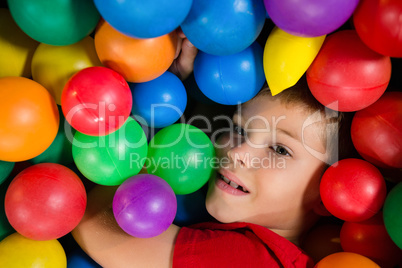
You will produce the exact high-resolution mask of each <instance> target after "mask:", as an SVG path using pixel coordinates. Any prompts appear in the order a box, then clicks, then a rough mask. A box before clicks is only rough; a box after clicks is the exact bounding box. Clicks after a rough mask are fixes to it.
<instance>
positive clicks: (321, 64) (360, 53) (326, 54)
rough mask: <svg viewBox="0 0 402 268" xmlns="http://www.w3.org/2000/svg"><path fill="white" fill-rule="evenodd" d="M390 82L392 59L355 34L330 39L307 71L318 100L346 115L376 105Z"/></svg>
mask: <svg viewBox="0 0 402 268" xmlns="http://www.w3.org/2000/svg"><path fill="white" fill-rule="evenodd" d="M390 78H391V60H390V58H389V57H387V56H383V55H380V54H378V53H376V52H374V51H373V50H371V49H369V48H368V47H367V46H366V45H365V44H364V43H363V42H362V41H361V40H360V38H359V36H358V35H357V33H356V31H354V30H343V31H339V32H336V33H334V34H332V35H330V36H328V37H327V39H326V40H325V42H324V45H323V46H322V48H321V50H320V52H319V53H318V55H317V57H316V58H315V60H314V61H313V63H312V64H311V66H310V68H309V69H308V70H307V82H308V86H309V88H310V90H311V93H312V94H313V95H314V97H315V98H316V99H317V100H318V101H319V102H321V103H322V104H323V105H325V106H327V107H329V108H330V109H333V110H337V111H343V112H351V111H357V110H361V109H364V108H366V107H367V106H369V105H371V104H373V103H374V102H375V101H377V100H378V99H379V98H380V97H381V95H382V94H383V93H384V91H385V89H386V88H387V86H388V83H389V81H390Z"/></svg>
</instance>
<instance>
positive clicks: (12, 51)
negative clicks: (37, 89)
mask: <svg viewBox="0 0 402 268" xmlns="http://www.w3.org/2000/svg"><path fill="white" fill-rule="evenodd" d="M38 45H39V43H38V42H37V41H35V40H33V39H32V38H31V37H29V36H28V35H26V34H25V33H24V32H23V31H22V30H21V29H20V28H19V27H18V26H17V24H16V23H15V22H14V20H13V18H12V17H11V14H10V11H9V10H8V9H5V8H0V77H6V76H23V77H28V78H29V77H31V60H32V56H33V54H34V52H35V49H36V47H37V46H38Z"/></svg>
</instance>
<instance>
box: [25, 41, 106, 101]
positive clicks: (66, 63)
mask: <svg viewBox="0 0 402 268" xmlns="http://www.w3.org/2000/svg"><path fill="white" fill-rule="evenodd" d="M101 65H102V63H101V62H100V60H99V58H98V55H97V54H96V50H95V44H94V39H93V38H92V37H90V36H87V37H85V38H84V39H82V40H81V41H79V42H77V43H74V44H72V45H68V46H52V45H47V44H44V43H42V44H40V45H39V46H38V48H37V49H36V51H35V54H34V56H33V59H32V78H33V79H34V80H35V81H36V82H38V83H39V84H41V85H42V86H44V87H45V88H46V89H47V90H48V91H49V92H50V94H51V95H52V96H53V98H54V99H55V100H56V103H57V104H59V105H61V94H62V92H63V88H64V85H65V84H66V83H67V81H68V79H70V77H71V76H72V75H73V74H75V73H76V72H78V71H80V70H82V69H85V68H87V67H92V66H101Z"/></svg>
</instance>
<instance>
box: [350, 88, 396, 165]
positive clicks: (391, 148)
mask: <svg viewBox="0 0 402 268" xmlns="http://www.w3.org/2000/svg"><path fill="white" fill-rule="evenodd" d="M351 134H352V141H353V144H354V146H355V148H356V150H357V151H358V152H359V154H360V155H361V156H362V157H363V158H364V159H366V160H367V161H369V162H370V163H372V164H374V165H376V166H379V167H384V168H390V167H391V168H402V139H401V137H402V92H386V93H384V95H383V96H382V97H381V98H380V99H379V100H378V101H376V102H375V103H374V104H372V105H370V106H369V107H367V108H365V109H363V110H361V111H358V112H356V114H355V116H354V117H353V121H352V127H351Z"/></svg>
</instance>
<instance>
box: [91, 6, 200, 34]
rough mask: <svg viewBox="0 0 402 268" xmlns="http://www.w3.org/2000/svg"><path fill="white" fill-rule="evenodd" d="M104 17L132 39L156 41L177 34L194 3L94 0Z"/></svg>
mask: <svg viewBox="0 0 402 268" xmlns="http://www.w3.org/2000/svg"><path fill="white" fill-rule="evenodd" d="M94 1H95V5H96V7H97V9H98V11H99V13H100V14H101V15H102V17H103V18H104V19H105V20H106V21H107V22H108V23H109V24H110V25H111V26H113V27H114V28H115V29H117V30H118V31H120V32H122V33H123V34H126V35H128V36H131V37H136V38H153V37H158V36H162V35H165V34H168V33H170V32H171V31H173V30H175V29H176V28H177V27H178V26H179V25H180V24H181V23H182V22H183V20H184V19H185V18H186V16H187V14H188V12H189V11H190V8H191V4H192V3H193V1H192V0H169V1H167V0H147V1H144V0H130V1H121V0H107V1H106V0H94Z"/></svg>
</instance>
